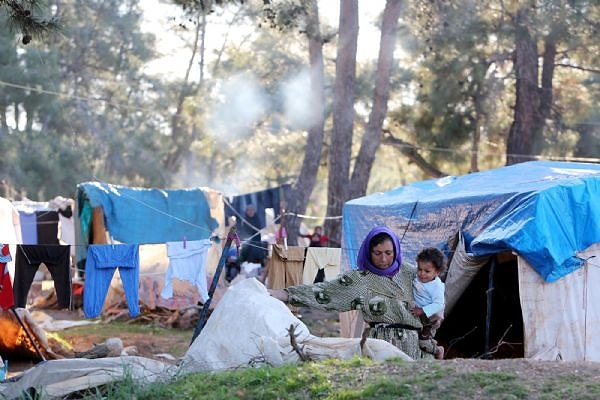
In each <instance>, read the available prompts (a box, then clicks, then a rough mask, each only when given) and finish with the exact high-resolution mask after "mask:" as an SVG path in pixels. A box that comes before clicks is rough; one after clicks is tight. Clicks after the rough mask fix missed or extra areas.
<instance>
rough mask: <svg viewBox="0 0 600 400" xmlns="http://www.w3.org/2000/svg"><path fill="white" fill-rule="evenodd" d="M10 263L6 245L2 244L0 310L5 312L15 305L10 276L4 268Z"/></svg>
mask: <svg viewBox="0 0 600 400" xmlns="http://www.w3.org/2000/svg"><path fill="white" fill-rule="evenodd" d="M10 261H12V258H11V256H10V250H9V248H8V245H7V244H3V245H2V250H0V308H2V309H3V310H5V311H6V310H8V309H9V308H11V307H13V306H14V305H15V298H14V295H13V290H12V284H11V283H10V274H9V273H8V267H7V266H6V263H8V262H10Z"/></svg>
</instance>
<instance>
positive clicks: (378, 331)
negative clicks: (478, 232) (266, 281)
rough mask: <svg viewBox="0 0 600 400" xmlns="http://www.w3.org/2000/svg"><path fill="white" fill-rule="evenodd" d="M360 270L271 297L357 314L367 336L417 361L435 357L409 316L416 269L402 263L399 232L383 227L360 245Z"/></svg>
mask: <svg viewBox="0 0 600 400" xmlns="http://www.w3.org/2000/svg"><path fill="white" fill-rule="evenodd" d="M438 252H439V250H438ZM442 257H443V256H442ZM425 261H429V260H425ZM357 267H358V268H357V269H355V270H351V271H348V272H345V273H343V274H341V275H340V276H339V277H338V278H336V279H334V280H331V281H329V282H319V283H315V284H312V285H298V286H290V287H288V288H286V289H271V290H270V291H269V292H270V294H271V296H273V297H275V298H277V299H279V300H282V301H285V302H289V303H290V304H291V305H294V306H304V307H311V308H316V309H320V310H324V311H338V312H343V311H349V310H359V311H360V312H361V313H362V316H363V318H364V320H365V322H366V323H367V325H368V327H367V328H366V329H367V332H365V333H366V335H367V336H368V337H371V338H377V339H383V340H385V341H387V342H389V343H391V344H393V345H395V346H396V347H398V348H399V349H400V350H402V351H403V352H404V353H406V354H407V355H408V356H410V357H412V358H413V359H418V358H422V357H431V353H428V352H426V351H424V350H421V348H420V346H419V331H420V330H421V329H422V328H423V325H422V322H421V319H420V318H418V317H417V316H415V315H413V312H411V311H412V310H413V308H414V307H415V301H414V297H413V287H412V285H413V280H414V279H415V277H416V276H417V275H416V271H417V269H416V268H415V266H413V265H410V264H408V263H402V256H401V251H400V241H399V239H398V236H397V235H396V234H395V232H394V231H392V230H391V229H389V228H387V227H385V226H380V227H376V228H373V229H372V230H371V231H370V232H369V234H368V235H367V237H366V238H365V239H364V240H363V242H362V244H361V246H360V250H359V252H358V259H357ZM421 345H422V344H421ZM421 347H424V346H421ZM424 348H426V347H424ZM433 348H434V349H435V348H436V347H435V346H434V347H433Z"/></svg>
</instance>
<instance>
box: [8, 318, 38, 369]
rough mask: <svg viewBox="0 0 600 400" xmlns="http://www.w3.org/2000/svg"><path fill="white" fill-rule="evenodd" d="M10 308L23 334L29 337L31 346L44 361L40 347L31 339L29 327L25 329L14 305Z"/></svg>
mask: <svg viewBox="0 0 600 400" xmlns="http://www.w3.org/2000/svg"><path fill="white" fill-rule="evenodd" d="M10 310H11V311H12V312H13V314H15V317H16V318H17V321H19V325H21V328H23V330H24V331H25V334H26V335H27V337H28V338H29V341H30V342H31V344H32V346H33V348H34V349H35V352H36V353H37V355H38V357H40V358H41V359H42V361H46V357H44V355H43V354H42V352H41V351H40V348H39V347H38V346H37V344H36V343H35V340H33V337H32V336H31V333H30V332H29V329H27V327H26V326H25V324H24V323H23V320H22V319H21V317H20V316H19V314H17V310H15V308H14V307H11V308H10Z"/></svg>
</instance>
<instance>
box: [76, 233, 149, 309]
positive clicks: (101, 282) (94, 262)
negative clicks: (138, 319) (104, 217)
mask: <svg viewBox="0 0 600 400" xmlns="http://www.w3.org/2000/svg"><path fill="white" fill-rule="evenodd" d="M86 259H87V261H86V263H85V284H84V288H83V314H84V315H85V317H86V318H96V317H98V316H99V315H100V313H101V312H102V307H103V306H104V300H105V299H106V294H107V293H108V288H109V286H110V282H111V281H112V278H113V275H114V274H115V270H116V269H117V268H118V269H119V275H120V277H121V282H123V290H124V292H125V298H126V299H127V307H128V309H129V315H130V316H131V317H135V316H137V315H138V314H139V313H140V305H139V280H140V255H139V246H138V245H137V244H93V245H90V246H89V247H88V251H87V257H86Z"/></svg>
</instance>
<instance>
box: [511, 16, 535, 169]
mask: <svg viewBox="0 0 600 400" xmlns="http://www.w3.org/2000/svg"><path fill="white" fill-rule="evenodd" d="M527 16H528V14H527V9H526V8H522V9H520V10H519V11H517V15H516V17H515V18H516V19H515V23H516V35H515V37H516V46H515V52H514V56H513V59H514V60H513V63H514V67H515V75H516V102H515V113H514V119H513V123H512V125H511V127H510V131H509V134H508V140H507V144H506V153H507V154H506V164H507V165H512V164H516V163H520V162H524V161H529V160H532V159H534V157H532V155H533V149H534V143H535V138H536V136H537V134H538V132H536V130H537V129H538V124H539V115H538V112H539V107H540V98H539V90H538V52H537V45H536V43H535V40H534V39H533V38H532V37H531V35H530V34H529V30H528V27H527V24H528V18H527Z"/></svg>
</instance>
